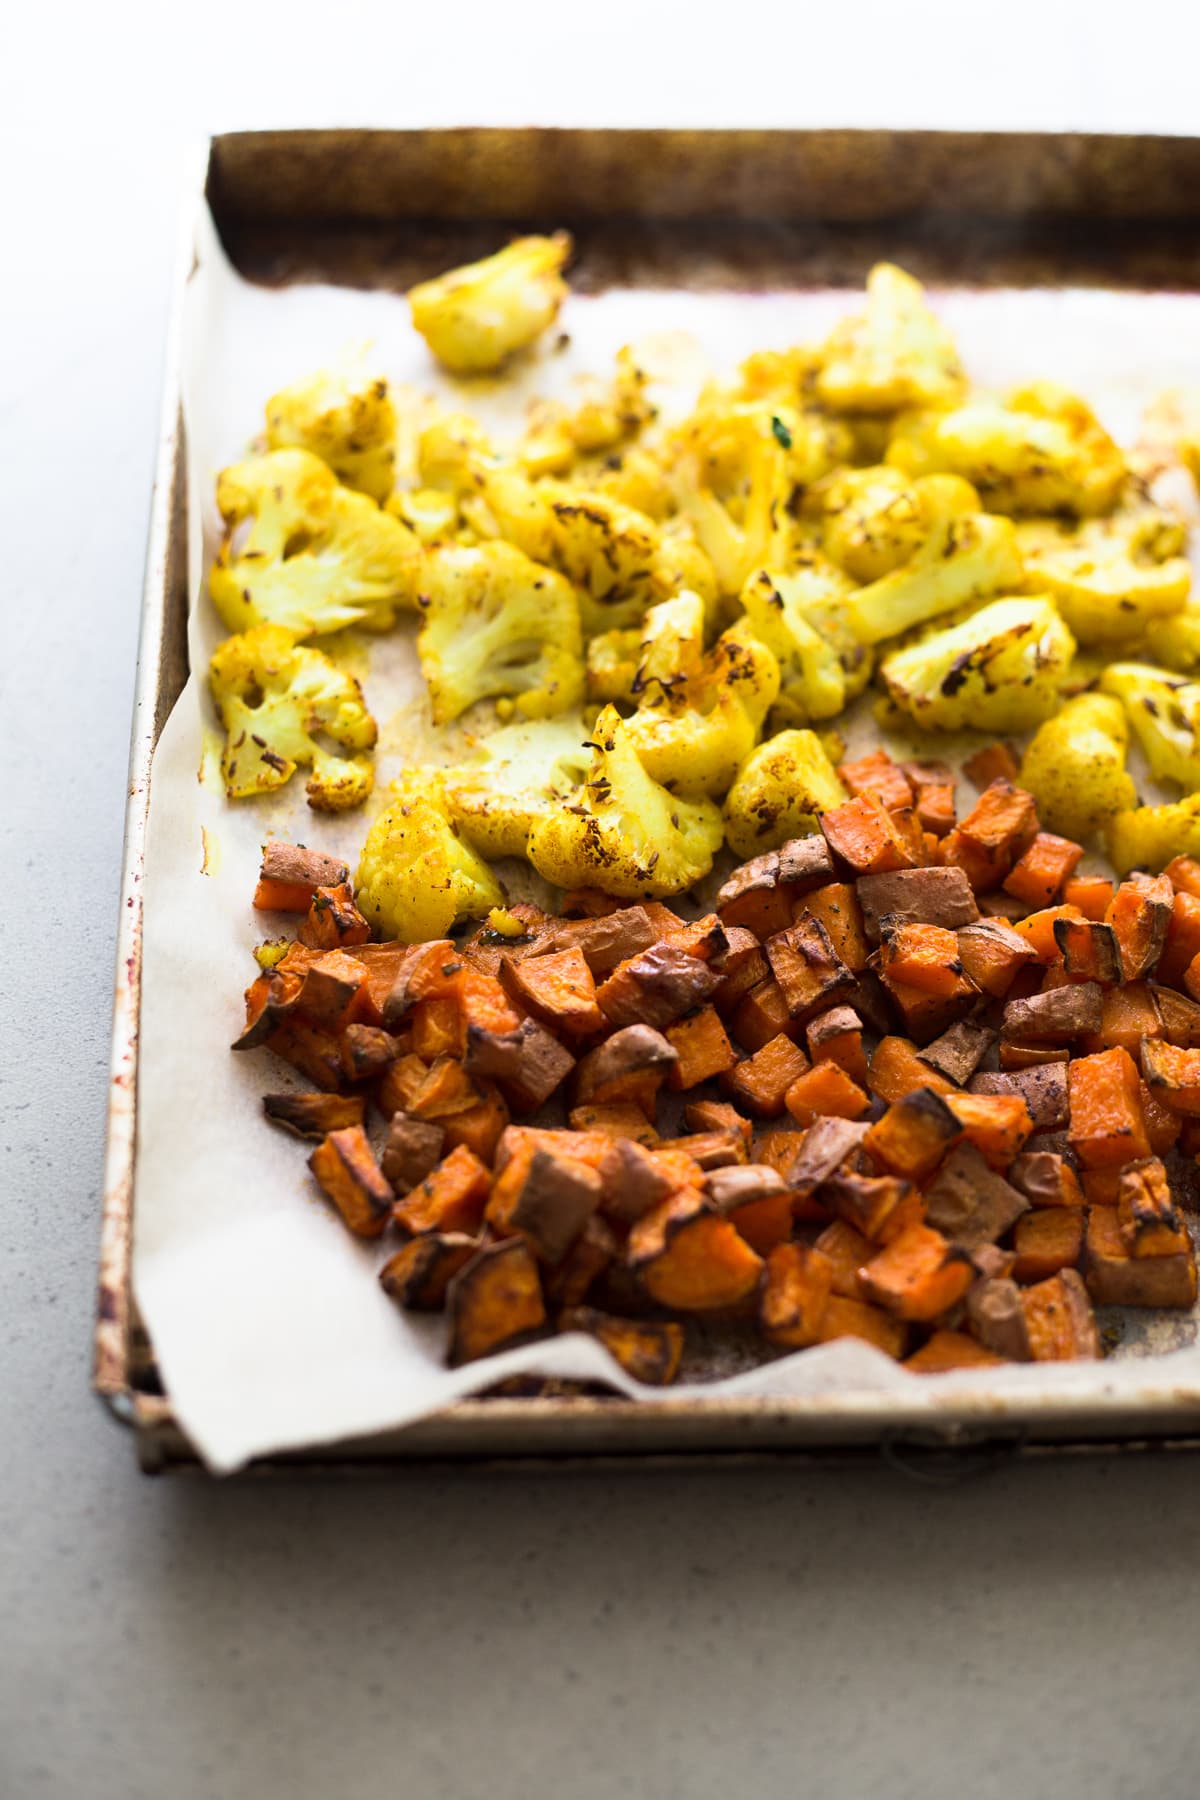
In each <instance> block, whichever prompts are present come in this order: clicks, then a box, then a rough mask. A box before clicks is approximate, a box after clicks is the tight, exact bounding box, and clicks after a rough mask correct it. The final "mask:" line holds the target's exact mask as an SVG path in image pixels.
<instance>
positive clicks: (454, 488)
mask: <svg viewBox="0 0 1200 1800" xmlns="http://www.w3.org/2000/svg"><path fill="white" fill-rule="evenodd" d="M491 455H492V446H491V442H490V440H489V438H488V437H487V435H486V433H485V432H484V430H483V427H482V426H480V425H477V424H476V423H475V420H474V419H473V418H471V416H470V414H469V413H442V414H441V415H440V416H439V417H437V418H435V419H431V420H430V422H429V424H428V425H426V426H425V428H424V429H423V430H422V431H420V432H418V434H417V474H418V476H419V477H420V481H421V485H422V487H427V488H433V489H434V490H435V491H436V492H438V493H444V494H454V495H456V496H459V495H462V494H467V493H471V492H472V491H473V489H474V488H475V486H476V485H477V482H476V471H477V469H478V468H479V466H480V464H481V463H482V462H484V461H486V460H487V459H488V458H490V457H491Z"/></svg>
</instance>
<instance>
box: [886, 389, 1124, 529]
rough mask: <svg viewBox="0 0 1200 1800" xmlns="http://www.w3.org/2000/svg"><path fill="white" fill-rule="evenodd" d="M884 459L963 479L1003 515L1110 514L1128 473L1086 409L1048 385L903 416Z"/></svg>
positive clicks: (1063, 391)
mask: <svg viewBox="0 0 1200 1800" xmlns="http://www.w3.org/2000/svg"><path fill="white" fill-rule="evenodd" d="M887 461H888V462H889V463H890V464H891V465H892V466H893V467H894V468H898V469H903V470H904V471H905V472H906V473H907V474H909V475H931V474H936V473H944V474H948V475H961V476H962V477H963V479H964V480H966V481H969V482H971V484H972V485H973V486H974V487H975V488H976V489H977V491H978V493H979V496H980V498H981V500H982V501H983V504H984V505H985V506H986V507H987V508H988V509H989V510H990V511H992V512H1001V513H1057V512H1066V513H1075V514H1084V515H1088V516H1090V515H1091V514H1093V513H1103V512H1107V511H1108V510H1109V509H1110V507H1112V506H1114V505H1115V504H1116V501H1117V498H1118V495H1119V493H1120V491H1121V488H1122V486H1123V484H1124V482H1125V478H1126V474H1127V469H1126V464H1125V458H1124V456H1123V455H1122V454H1121V451H1120V450H1119V449H1118V448H1117V446H1116V444H1115V443H1114V442H1113V440H1112V438H1111V437H1110V436H1109V435H1108V433H1107V431H1105V429H1104V427H1103V426H1102V425H1101V424H1100V422H1099V420H1098V419H1097V418H1096V415H1095V414H1094V413H1093V411H1092V409H1091V407H1090V406H1088V405H1087V403H1086V402H1085V401H1083V400H1081V399H1079V397H1078V396H1077V395H1075V394H1072V393H1069V392H1068V391H1067V389H1066V388H1061V387H1058V386H1056V385H1055V383H1054V382H1051V381H1039V382H1035V383H1034V384H1033V385H1032V386H1030V387H1025V388H1018V389H1017V390H1016V392H1014V393H1012V394H1010V395H1009V396H1008V399H1007V401H1003V402H1002V401H999V400H974V401H971V402H970V403H969V404H968V405H966V406H960V407H958V408H956V409H955V410H954V411H953V412H931V413H919V414H916V415H914V416H913V417H910V418H907V419H902V420H901V421H900V422H899V424H898V425H897V428H896V431H895V433H894V434H893V437H892V440H891V443H890V444H889V446H888V452H887Z"/></svg>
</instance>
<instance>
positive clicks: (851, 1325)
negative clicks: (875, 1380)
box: [817, 1294, 905, 1361]
mask: <svg viewBox="0 0 1200 1800" xmlns="http://www.w3.org/2000/svg"><path fill="white" fill-rule="evenodd" d="M817 1337H818V1342H820V1343H822V1344H831V1343H833V1342H834V1341H835V1340H836V1339H838V1338H848V1337H852V1338H861V1339H862V1341H863V1342H864V1343H865V1344H873V1345H874V1346H875V1348H876V1350H882V1351H883V1354H884V1355H885V1356H890V1357H892V1358H894V1359H895V1360H897V1361H898V1360H899V1358H900V1357H901V1356H902V1355H903V1354H904V1339H905V1326H904V1324H903V1322H902V1321H901V1320H900V1319H893V1318H890V1317H889V1316H888V1314H887V1313H885V1312H882V1311H881V1310H880V1308H879V1307H877V1306H871V1305H869V1304H868V1303H867V1302H866V1301H863V1300H850V1299H847V1298H845V1297H843V1296H842V1295H841V1294H830V1296H829V1298H828V1300H827V1301H826V1302H825V1311H824V1312H823V1313H822V1315H821V1324H820V1329H819V1331H818V1334H817Z"/></svg>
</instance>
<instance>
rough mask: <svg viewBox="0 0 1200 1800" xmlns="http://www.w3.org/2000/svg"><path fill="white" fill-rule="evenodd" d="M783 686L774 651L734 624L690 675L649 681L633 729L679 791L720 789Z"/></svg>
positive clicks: (649, 758) (650, 765)
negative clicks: (666, 684)
mask: <svg viewBox="0 0 1200 1800" xmlns="http://www.w3.org/2000/svg"><path fill="white" fill-rule="evenodd" d="M778 692H779V665H778V663H777V662H776V661H775V658H774V656H773V655H772V654H771V652H770V651H769V650H768V649H767V648H766V646H765V645H764V644H760V643H759V641H758V639H757V638H755V637H753V636H752V635H751V634H750V632H749V631H748V630H747V629H746V627H745V625H744V624H743V625H740V626H738V625H733V626H731V627H730V628H729V630H728V631H726V632H724V633H723V634H722V635H721V636H720V637H719V638H718V639H717V642H716V643H715V644H714V646H713V649H712V653H711V654H710V655H709V656H708V657H706V658H705V660H704V663H703V666H702V668H701V669H700V670H699V672H698V673H697V674H696V675H694V676H693V677H692V678H691V679H690V680H684V681H682V682H681V683H679V684H677V685H675V686H673V687H671V688H670V689H664V688H662V687H661V685H660V684H659V683H658V682H656V683H655V684H654V686H653V687H648V689H647V692H646V694H645V695H644V696H643V699H642V702H641V704H640V705H639V707H638V710H637V712H635V713H634V715H633V717H632V718H631V719H629V720H628V721H627V723H626V730H627V732H628V735H629V740H630V742H631V743H632V745H633V747H634V749H635V750H636V752H637V754H638V757H639V758H640V760H641V762H642V764H643V766H644V768H645V769H646V771H647V773H648V774H649V775H651V776H652V777H653V779H654V780H655V781H659V782H661V783H662V784H663V786H664V787H669V788H670V789H671V791H672V792H673V793H680V794H690V795H696V794H712V795H719V794H723V793H724V792H725V790H726V789H727V788H728V786H729V784H730V782H731V781H732V780H733V778H734V775H735V774H736V773H737V769H738V765H739V763H741V762H743V761H744V760H745V758H746V757H747V756H748V755H749V753H750V751H751V750H752V749H753V747H754V745H755V744H756V743H757V742H758V736H759V733H760V732H761V730H762V726H763V720H764V719H765V718H766V716H767V713H768V712H769V710H770V708H771V706H772V705H773V704H774V701H775V696H776V695H777V694H778Z"/></svg>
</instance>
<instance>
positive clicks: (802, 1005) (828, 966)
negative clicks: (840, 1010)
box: [765, 913, 854, 1025]
mask: <svg viewBox="0 0 1200 1800" xmlns="http://www.w3.org/2000/svg"><path fill="white" fill-rule="evenodd" d="M765 949H766V953H767V961H768V962H769V963H770V965H771V973H772V975H773V976H774V977H775V980H776V981H777V982H778V983H779V987H780V990H781V992H782V994H783V998H784V1002H785V1004H786V1006H787V1009H788V1016H789V1018H791V1019H792V1020H793V1021H794V1022H795V1023H796V1024H797V1025H804V1024H806V1023H807V1021H808V1020H809V1019H811V1018H812V1017H813V1016H814V1015H815V1014H816V1013H818V1012H822V1011H824V1010H825V1009H826V1008H827V1007H829V1006H832V1005H833V1004H834V1002H835V1000H836V999H837V998H838V996H839V995H844V994H846V993H847V992H848V991H852V990H853V987H854V977H853V975H852V974H851V972H850V970H849V969H848V968H847V967H846V965H845V964H844V963H843V962H842V961H841V960H840V959H839V957H838V956H837V954H836V953H835V951H834V948H833V945H832V944H831V942H830V940H829V934H828V932H827V931H826V930H825V927H824V926H823V925H822V924H821V923H820V921H819V920H817V919H811V918H808V917H807V916H806V915H805V914H803V913H802V914H801V916H800V917H799V918H798V919H797V920H796V923H795V924H794V925H793V926H792V927H791V928H790V929H789V930H788V931H781V932H779V933H777V934H776V936H775V937H772V938H768V939H767V942H766V945H765Z"/></svg>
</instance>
